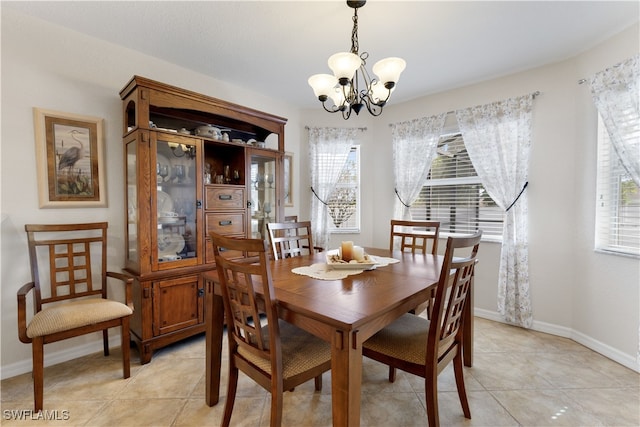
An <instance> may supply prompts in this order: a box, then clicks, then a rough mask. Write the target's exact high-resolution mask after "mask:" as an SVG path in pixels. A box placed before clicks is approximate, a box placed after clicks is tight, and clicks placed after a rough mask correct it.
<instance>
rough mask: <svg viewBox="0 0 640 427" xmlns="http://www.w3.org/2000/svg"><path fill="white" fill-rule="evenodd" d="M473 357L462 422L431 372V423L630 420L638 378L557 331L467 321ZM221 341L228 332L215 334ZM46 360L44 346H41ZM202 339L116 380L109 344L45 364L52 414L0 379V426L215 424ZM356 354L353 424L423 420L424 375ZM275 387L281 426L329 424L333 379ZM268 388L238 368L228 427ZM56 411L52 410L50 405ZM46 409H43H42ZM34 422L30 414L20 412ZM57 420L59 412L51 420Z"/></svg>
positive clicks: (263, 402)
mask: <svg viewBox="0 0 640 427" xmlns="http://www.w3.org/2000/svg"><path fill="white" fill-rule="evenodd" d="M475 343H476V353H475V363H474V366H473V367H472V368H465V369H466V370H465V381H466V385H467V392H468V396H469V401H470V406H471V415H472V417H473V418H472V419H471V420H467V419H465V418H464V416H463V415H462V410H461V408H460V403H459V401H458V396H457V393H456V392H455V381H454V379H453V372H452V370H451V369H450V368H447V370H445V371H444V372H443V373H442V374H441V375H440V377H439V389H440V392H439V395H438V398H439V405H440V421H441V424H442V425H445V426H449V425H451V426H453V425H461V426H639V425H640V375H639V374H637V373H635V372H634V371H632V370H630V369H627V368H625V367H623V366H621V365H619V364H617V363H615V362H612V361H610V360H609V359H607V358H605V357H603V356H601V355H599V354H597V353H595V352H593V351H591V350H589V349H587V348H585V347H583V346H581V345H579V344H577V343H575V342H573V341H571V340H568V339H565V338H559V337H555V336H552V335H547V334H543V333H539V332H534V331H529V330H524V329H520V328H516V327H512V326H507V325H504V324H501V323H496V322H492V321H488V320H484V319H480V318H476V334H475ZM225 344H226V339H225ZM45 357H46V351H45ZM204 358H205V349H204V337H203V336H198V337H194V338H191V339H189V340H186V341H183V342H181V343H178V344H175V345H172V346H170V347H167V348H164V349H162V350H159V351H157V352H156V354H155V355H154V357H153V359H152V361H151V363H149V364H146V365H144V366H141V365H140V364H139V360H138V359H137V353H136V352H135V351H133V360H132V365H131V368H132V369H131V378H129V379H126V380H124V379H122V378H121V374H122V371H121V362H120V359H119V352H118V351H117V350H114V351H112V355H111V356H110V357H108V358H106V359H105V358H104V357H103V356H102V354H101V353H98V354H94V355H90V356H86V357H82V358H79V359H76V360H72V361H69V362H65V363H62V364H59V365H56V366H51V367H48V368H46V369H45V390H44V403H45V409H47V410H48V411H49V412H48V414H49V415H50V416H53V417H54V418H56V416H57V418H58V420H55V419H54V420H49V421H43V420H37V419H36V420H34V419H29V420H27V421H24V420H22V421H18V420H16V419H14V418H13V417H12V416H11V414H12V413H13V412H11V410H18V411H19V410H24V409H27V410H28V409H32V408H33V407H32V404H33V403H32V389H31V376H30V374H24V375H20V376H17V377H14V378H9V379H6V380H4V381H2V384H1V386H2V389H1V395H2V419H1V420H0V423H1V424H2V425H3V426H7V427H9V426H14V425H38V426H44V425H47V426H56V425H64V426H218V425H219V424H220V419H221V415H222V410H223V406H224V400H225V395H226V372H225V371H226V359H225V360H224V362H223V363H224V364H223V380H222V387H221V395H222V397H221V400H220V403H219V404H218V405H216V406H214V407H212V408H209V407H208V406H207V405H206V404H205V402H204V393H205V385H204ZM386 378H387V368H386V367H385V366H383V365H380V364H378V363H376V362H373V361H370V360H367V359H365V361H364V367H363V384H362V411H361V413H362V414H361V425H362V426H385V427H386V426H424V425H425V423H426V418H425V406H424V395H423V393H424V389H423V383H422V381H421V380H420V379H419V378H417V377H414V376H411V375H409V374H406V373H402V372H398V378H397V380H396V382H395V383H393V384H390V383H388V382H387V379H386ZM323 382H324V388H323V390H322V392H314V388H313V381H311V382H310V383H307V384H304V385H303V386H301V387H298V388H297V389H296V390H295V391H294V392H293V393H285V402H284V422H283V425H285V426H296V427H299V426H330V425H331V378H330V373H325V376H324V378H323ZM269 401H270V395H269V394H268V393H266V392H265V391H264V390H262V389H261V388H260V387H259V386H257V385H256V384H255V383H253V381H251V380H249V379H248V378H247V377H244V376H242V375H241V378H240V383H239V390H238V395H237V397H236V403H235V408H234V413H233V417H232V419H231V421H232V425H234V426H268V425H269ZM56 411H57V412H56ZM51 414H53V415H51ZM30 418H37V417H30ZM61 418H67V419H66V420H65V419H61Z"/></svg>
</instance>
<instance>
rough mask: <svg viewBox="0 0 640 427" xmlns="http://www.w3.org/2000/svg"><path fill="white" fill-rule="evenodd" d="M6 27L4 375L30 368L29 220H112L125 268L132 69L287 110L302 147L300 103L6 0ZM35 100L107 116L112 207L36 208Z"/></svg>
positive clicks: (71, 345)
mask: <svg viewBox="0 0 640 427" xmlns="http://www.w3.org/2000/svg"><path fill="white" fill-rule="evenodd" d="M1 29H2V40H1V42H2V49H1V52H2V53H1V54H2V74H1V78H2V81H1V82H2V130H1V147H0V148H1V155H2V157H1V166H2V168H1V172H0V173H1V179H2V182H1V189H2V193H1V206H0V211H1V214H2V223H1V227H2V228H1V236H2V240H1V242H0V245H1V246H0V248H1V249H0V257H1V268H2V270H1V287H2V290H1V316H2V317H1V319H2V322H1V349H0V357H1V366H2V372H1V374H2V377H3V378H5V377H7V376H12V375H15V374H18V373H22V372H26V371H29V370H30V369H31V368H30V366H31V362H30V358H31V350H30V346H29V345H25V344H22V343H20V342H19V340H18V334H17V309H16V291H17V290H18V288H19V287H20V286H22V285H23V284H24V283H27V282H29V281H30V274H29V261H28V256H27V244H26V235H25V232H24V224H26V223H54V222H85V221H108V222H109V256H108V263H109V266H110V268H111V269H112V270H114V271H120V268H121V266H122V265H123V264H124V254H123V250H124V243H123V229H124V223H123V220H124V213H123V212H124V211H123V209H124V207H123V206H124V200H123V197H124V196H123V193H122V190H121V189H122V188H123V185H124V184H123V162H122V116H121V115H122V113H121V108H122V107H121V100H120V97H119V95H118V93H119V92H120V90H121V89H122V88H123V87H124V85H125V84H126V83H127V82H128V81H129V79H130V78H131V77H132V76H133V75H134V74H137V75H141V76H144V77H149V78H151V79H154V80H158V81H161V82H164V83H168V84H172V85H175V86H178V87H182V88H185V89H189V90H194V91H197V92H201V93H204V94H207V95H210V96H214V97H217V98H221V99H224V100H227V101H231V102H235V103H238V104H242V105H246V106H248V107H251V108H255V109H258V110H263V111H268V112H270V113H273V114H276V115H278V116H281V117H286V118H288V119H289V124H288V125H287V126H286V127H285V128H286V135H285V140H286V149H287V150H289V151H293V152H296V151H298V149H299V140H300V135H299V131H298V129H299V126H298V123H297V122H298V120H299V119H298V116H299V111H298V110H297V109H293V108H291V107H290V106H289V105H286V104H284V103H282V102H281V101H279V100H277V99H271V98H268V97H265V96H263V95H260V94H257V93H253V92H249V91H247V90H246V89H245V88H242V87H238V86H233V85H230V84H227V83H224V82H222V81H219V80H215V79H212V78H208V77H205V76H203V75H200V74H197V73H194V72H192V71H189V70H187V69H184V68H181V67H179V66H177V65H173V64H169V63H166V62H163V61H160V60H158V59H156V58H153V57H150V56H146V55H144V54H141V53H139V52H135V51H132V50H128V49H124V48H122V47H119V46H115V45H111V44H108V43H105V42H102V41H99V40H97V39H93V38H90V37H87V36H85V35H82V34H79V33H75V32H72V31H69V30H67V29H65V28H61V27H57V26H54V25H51V24H48V23H46V22H43V21H40V20H37V19H33V18H30V17H27V16H24V15H22V14H20V13H18V12H15V11H12V10H11V9H8V8H3V9H2V27H1ZM33 107H39V108H45V109H50V110H58V111H63V112H69V113H75V114H83V115H90V116H97V117H102V118H104V119H105V135H104V136H105V144H104V145H105V153H104V156H105V157H104V160H105V164H106V180H107V183H106V184H107V202H108V207H106V208H90V209H68V208H67V209H39V207H38V186H37V182H36V160H35V159H36V157H35V140H34V126H33ZM298 172H299V169H298ZM298 200H299V199H298ZM114 288H115V289H117V287H115V286H114ZM114 297H118V298H120V299H122V294H120V295H118V294H117V293H114ZM112 338H115V335H114V336H112ZM117 342H118V341H116V344H115V345H118V344H117ZM100 348H101V346H100V338H99V335H98V334H94V335H92V336H90V337H81V338H75V339H73V340H66V341H63V342H58V343H53V344H50V345H47V349H46V350H45V364H47V365H49V364H53V363H55V362H59V361H61V360H65V359H68V358H71V357H75V356H77V355H79V354H84V353H87V352H94V351H99V350H100Z"/></svg>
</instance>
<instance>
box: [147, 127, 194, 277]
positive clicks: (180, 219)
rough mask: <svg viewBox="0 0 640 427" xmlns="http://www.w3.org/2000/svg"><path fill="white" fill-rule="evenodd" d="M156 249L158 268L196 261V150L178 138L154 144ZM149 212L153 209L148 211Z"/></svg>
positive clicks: (161, 139)
mask: <svg viewBox="0 0 640 427" xmlns="http://www.w3.org/2000/svg"><path fill="white" fill-rule="evenodd" d="M155 146H156V168H155V172H156V177H155V182H156V186H155V188H156V192H155V195H156V202H157V203H156V206H155V207H156V216H155V218H156V230H157V234H156V245H157V261H158V265H159V268H161V269H162V268H163V264H164V265H166V264H171V263H176V262H179V263H182V264H185V260H191V261H192V262H187V264H189V265H190V264H192V263H193V261H196V260H197V258H198V256H199V254H198V244H197V236H198V233H199V231H198V230H197V226H198V221H197V216H198V207H199V206H198V204H199V200H198V199H199V198H198V197H197V194H198V191H197V188H198V182H197V181H198V180H197V176H198V175H197V174H198V170H197V158H198V156H197V147H196V145H195V143H193V142H190V141H188V140H184V139H181V138H179V137H175V138H173V137H168V136H163V135H158V136H157V141H156V144H155ZM152 208H153V207H152Z"/></svg>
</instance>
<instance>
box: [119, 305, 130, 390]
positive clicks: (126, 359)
mask: <svg viewBox="0 0 640 427" xmlns="http://www.w3.org/2000/svg"><path fill="white" fill-rule="evenodd" d="M121 329H122V330H121V331H120V336H121V342H120V347H121V349H122V374H123V377H124V378H129V377H130V376H131V343H130V339H131V337H130V332H129V317H125V318H123V319H122V327H121Z"/></svg>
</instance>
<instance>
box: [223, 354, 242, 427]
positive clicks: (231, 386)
mask: <svg viewBox="0 0 640 427" xmlns="http://www.w3.org/2000/svg"><path fill="white" fill-rule="evenodd" d="M232 357H233V356H232ZM237 388H238V368H237V367H236V366H233V361H229V380H228V383H227V400H226V402H225V403H224V415H223V417H222V424H221V425H222V427H229V424H230V423H231V413H232V412H233V404H234V403H235V400H236V390H237Z"/></svg>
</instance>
